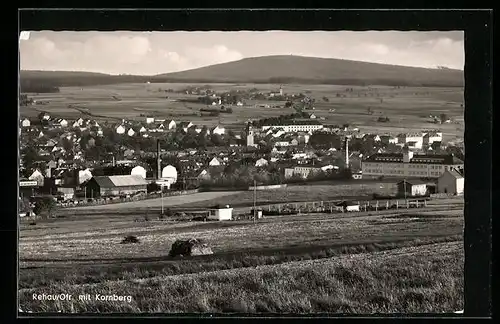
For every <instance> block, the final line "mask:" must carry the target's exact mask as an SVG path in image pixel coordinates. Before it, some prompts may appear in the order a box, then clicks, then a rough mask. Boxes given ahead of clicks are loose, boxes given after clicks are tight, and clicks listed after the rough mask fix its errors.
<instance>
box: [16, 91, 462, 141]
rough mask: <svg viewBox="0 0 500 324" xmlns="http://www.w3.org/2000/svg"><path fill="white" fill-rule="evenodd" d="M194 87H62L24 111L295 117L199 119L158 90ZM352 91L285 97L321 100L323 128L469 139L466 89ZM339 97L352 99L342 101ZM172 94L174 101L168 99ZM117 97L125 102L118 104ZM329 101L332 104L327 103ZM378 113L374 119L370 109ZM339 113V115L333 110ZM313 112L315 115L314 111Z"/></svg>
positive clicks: (253, 109)
mask: <svg viewBox="0 0 500 324" xmlns="http://www.w3.org/2000/svg"><path fill="white" fill-rule="evenodd" d="M189 85H190V84H182V83H166V84H161V83H159V84H156V83H155V84H114V85H102V86H87V87H83V88H80V87H62V88H61V92H60V93H54V94H30V96H31V97H33V99H35V100H43V101H49V104H47V105H34V106H29V107H21V115H22V116H30V117H34V116H36V115H37V114H38V113H40V112H41V111H47V112H49V113H51V114H53V115H56V116H58V117H64V118H70V119H77V118H79V117H81V116H82V113H81V112H80V111H78V110H77V109H75V108H69V107H68V106H69V105H73V106H76V107H79V108H82V109H84V110H86V111H88V112H89V113H91V114H94V115H97V116H103V117H96V119H98V120H101V119H110V120H115V121H117V120H121V119H122V118H127V119H136V120H142V121H145V118H144V117H140V115H141V114H151V115H154V116H157V117H158V118H160V117H162V118H165V119H169V118H172V119H174V120H181V121H182V120H185V121H188V120H189V121H192V122H193V123H195V124H198V125H207V126H215V125H216V124H219V123H220V124H222V125H225V126H226V127H229V128H230V127H241V126H242V125H243V124H244V123H245V122H246V121H247V120H248V119H256V118H263V117H272V116H279V115H282V114H289V113H292V112H294V111H292V110H291V109H290V108H283V107H282V108H261V107H259V106H258V104H261V103H267V104H270V105H272V104H279V103H277V102H274V101H249V102H248V103H247V105H245V106H241V107H239V106H234V107H232V108H233V113H232V114H221V115H220V117H209V116H199V110H200V108H203V107H205V105H201V104H191V103H183V102H178V101H175V100H178V99H181V98H187V97H192V98H195V97H197V96H195V95H184V94H175V93H164V92H159V91H158V89H174V90H177V89H183V88H185V87H187V86H189ZM210 86H212V88H213V89H214V90H215V91H229V90H233V89H240V90H244V89H251V88H257V89H259V90H260V91H265V92H266V91H276V90H277V89H278V88H279V86H280V85H278V84H211V85H210ZM346 88H347V87H346V86H336V85H299V84H293V85H285V86H284V91H285V93H299V92H302V93H304V92H306V93H308V95H309V96H312V97H313V98H315V99H316V104H315V110H314V113H315V115H316V116H317V117H318V118H324V120H322V122H323V123H330V124H343V123H349V124H350V125H353V126H357V127H358V128H360V130H361V131H362V132H377V133H385V132H387V133H399V132H402V131H418V130H422V129H427V128H436V127H439V128H440V129H441V130H442V131H443V136H444V140H445V141H448V140H452V139H454V138H456V137H463V134H464V121H463V113H464V108H462V107H461V104H462V103H463V101H464V98H463V90H462V89H461V88H436V87H433V88H417V87H402V88H399V89H398V88H395V87H388V86H370V87H368V86H349V88H353V92H345V89H346ZM337 93H341V94H343V95H346V97H345V98H342V97H336V94H337ZM166 95H168V96H169V98H168V99H166V98H165V97H166ZM113 96H115V97H117V98H119V99H120V101H117V100H115V99H114V98H113ZM323 97H326V98H328V100H329V101H328V102H325V101H323V99H322V98H323ZM368 108H371V109H372V110H373V111H374V114H373V115H369V114H368V113H367V109H368ZM332 109H334V110H335V111H332ZM311 112H312V111H311ZM442 112H444V113H446V114H447V115H448V116H450V117H452V118H454V119H455V120H456V121H457V122H458V123H459V124H454V123H451V124H442V125H435V124H430V123H428V120H429V118H428V117H429V115H430V114H433V115H439V114H440V113H442ZM380 116H387V117H389V118H390V122H387V123H379V122H377V118H378V117H380Z"/></svg>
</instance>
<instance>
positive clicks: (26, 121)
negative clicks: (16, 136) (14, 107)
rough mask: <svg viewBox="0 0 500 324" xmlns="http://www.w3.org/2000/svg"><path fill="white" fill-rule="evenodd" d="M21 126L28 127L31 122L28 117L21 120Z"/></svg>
mask: <svg viewBox="0 0 500 324" xmlns="http://www.w3.org/2000/svg"><path fill="white" fill-rule="evenodd" d="M21 126H23V127H30V126H31V122H30V120H29V119H28V118H25V119H24V120H23V121H22V122H21Z"/></svg>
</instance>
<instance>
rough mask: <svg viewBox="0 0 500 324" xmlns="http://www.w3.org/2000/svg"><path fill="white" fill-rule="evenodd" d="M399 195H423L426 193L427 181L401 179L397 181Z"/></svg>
mask: <svg viewBox="0 0 500 324" xmlns="http://www.w3.org/2000/svg"><path fill="white" fill-rule="evenodd" d="M397 187H398V194H399V195H401V196H405V195H406V196H410V197H411V196H424V195H425V194H427V182H425V181H421V180H414V179H412V180H402V181H400V182H398V183H397Z"/></svg>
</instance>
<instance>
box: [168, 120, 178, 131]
mask: <svg viewBox="0 0 500 324" xmlns="http://www.w3.org/2000/svg"><path fill="white" fill-rule="evenodd" d="M176 127H177V124H176V123H175V121H174V120H171V121H169V122H168V125H167V129H175V128H176Z"/></svg>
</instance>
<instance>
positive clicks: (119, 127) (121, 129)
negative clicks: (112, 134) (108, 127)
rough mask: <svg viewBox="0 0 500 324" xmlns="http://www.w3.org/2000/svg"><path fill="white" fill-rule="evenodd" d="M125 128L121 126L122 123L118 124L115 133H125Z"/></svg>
mask: <svg viewBox="0 0 500 324" xmlns="http://www.w3.org/2000/svg"><path fill="white" fill-rule="evenodd" d="M125 130H126V129H125V127H123V126H122V125H120V126H118V127H117V128H116V133H117V134H125Z"/></svg>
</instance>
